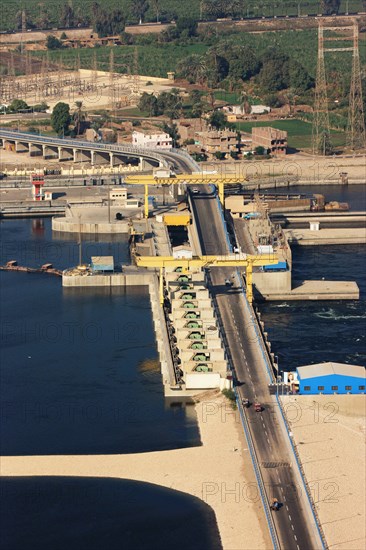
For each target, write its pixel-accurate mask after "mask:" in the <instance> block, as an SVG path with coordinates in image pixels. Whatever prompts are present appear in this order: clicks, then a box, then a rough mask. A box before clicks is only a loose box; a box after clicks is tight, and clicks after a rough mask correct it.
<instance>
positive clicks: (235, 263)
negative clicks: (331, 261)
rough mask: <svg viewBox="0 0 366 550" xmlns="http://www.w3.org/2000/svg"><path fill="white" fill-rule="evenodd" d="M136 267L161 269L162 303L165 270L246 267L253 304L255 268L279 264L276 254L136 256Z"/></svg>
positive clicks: (161, 299)
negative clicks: (186, 256) (178, 256)
mask: <svg viewBox="0 0 366 550" xmlns="http://www.w3.org/2000/svg"><path fill="white" fill-rule="evenodd" d="M135 262H136V265H137V266H139V267H148V268H153V269H154V268H155V269H160V303H161V304H163V302H164V287H163V275H164V270H165V269H167V268H170V269H172V270H176V269H178V268H181V269H182V270H186V271H189V270H190V269H193V268H209V267H245V268H246V284H247V299H248V302H249V303H250V304H251V303H252V302H253V284H252V283H253V279H252V273H253V267H258V266H264V265H270V264H277V263H278V257H277V255H276V254H258V255H257V256H253V255H250V254H242V253H241V254H229V255H227V256H193V258H174V257H172V256H135Z"/></svg>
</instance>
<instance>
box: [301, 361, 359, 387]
mask: <svg viewBox="0 0 366 550" xmlns="http://www.w3.org/2000/svg"><path fill="white" fill-rule="evenodd" d="M296 372H297V378H298V381H299V394H301V395H315V394H325V395H330V394H335V393H336V394H348V393H349V394H364V393H365V384H366V382H365V367H362V366H357V365H347V364H344V363H318V364H315V365H305V366H303V367H297V369H296Z"/></svg>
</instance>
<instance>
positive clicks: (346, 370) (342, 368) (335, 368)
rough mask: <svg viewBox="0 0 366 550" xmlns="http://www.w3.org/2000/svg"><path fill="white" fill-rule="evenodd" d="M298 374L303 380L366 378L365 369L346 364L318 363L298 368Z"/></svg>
mask: <svg viewBox="0 0 366 550" xmlns="http://www.w3.org/2000/svg"><path fill="white" fill-rule="evenodd" d="M296 370H297V373H298V376H299V378H300V379H301V380H306V379H307V378H316V377H319V376H331V375H334V374H336V375H340V376H352V377H354V378H365V367H362V366H358V365H347V364H345V363H332V362H329V363H316V364H315V365H305V366H303V367H297V369H296Z"/></svg>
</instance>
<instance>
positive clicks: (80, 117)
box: [72, 101, 87, 135]
mask: <svg viewBox="0 0 366 550" xmlns="http://www.w3.org/2000/svg"><path fill="white" fill-rule="evenodd" d="M75 105H76V109H75V111H74V113H73V115H72V119H73V121H74V124H75V128H76V135H79V134H80V127H81V123H82V122H84V121H85V120H86V117H87V113H86V112H85V111H83V110H82V107H83V102H82V101H75Z"/></svg>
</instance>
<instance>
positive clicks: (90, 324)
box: [0, 220, 200, 455]
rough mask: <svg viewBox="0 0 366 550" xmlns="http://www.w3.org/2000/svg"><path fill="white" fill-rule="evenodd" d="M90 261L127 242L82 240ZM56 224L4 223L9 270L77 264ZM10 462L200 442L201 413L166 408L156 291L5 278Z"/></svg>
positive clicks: (2, 391)
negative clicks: (153, 305) (152, 294)
mask: <svg viewBox="0 0 366 550" xmlns="http://www.w3.org/2000/svg"><path fill="white" fill-rule="evenodd" d="M82 252H83V259H84V260H85V261H90V257H91V256H93V255H103V254H112V255H113V256H114V258H115V261H116V262H121V261H126V260H127V254H128V243H127V240H126V239H123V240H122V242H114V243H105V242H92V241H90V240H88V241H85V242H83V246H82ZM78 255H79V251H78V246H77V244H76V243H75V242H74V241H72V240H70V241H65V240H58V239H55V238H52V230H51V222H50V220H9V221H4V222H2V223H1V253H0V263H1V264H3V263H4V262H5V261H7V260H10V259H16V260H18V263H19V264H20V265H27V266H39V265H41V264H42V263H45V262H52V263H53V264H54V265H55V267H59V268H65V267H69V266H72V265H76V264H77V263H78ZM0 283H1V291H0V292H1V295H0V304H1V312H0V316H1V334H0V336H1V356H0V360H1V361H0V364H1V386H0V397H1V401H2V422H1V427H0V435H1V454H2V455H25V454H26V455H31V454H94V453H96V454H99V453H104V454H106V453H132V452H142V451H157V450H162V449H172V448H179V447H185V446H192V445H199V444H200V438H199V433H198V429H197V424H196V418H195V414H194V409H193V407H189V406H188V407H171V406H169V405H167V404H165V403H164V397H163V388H162V384H161V374H160V365H159V361H158V354H157V350H156V344H155V335H154V331H153V325H152V316H151V309H150V300H149V294H148V290H147V289H146V288H144V289H142V288H139V287H132V288H131V289H129V290H128V293H126V292H125V290H124V289H114V290H113V292H110V291H109V290H106V289H99V290H96V289H63V288H62V286H61V279H60V278H58V277H55V276H52V275H45V274H26V273H10V272H0Z"/></svg>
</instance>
